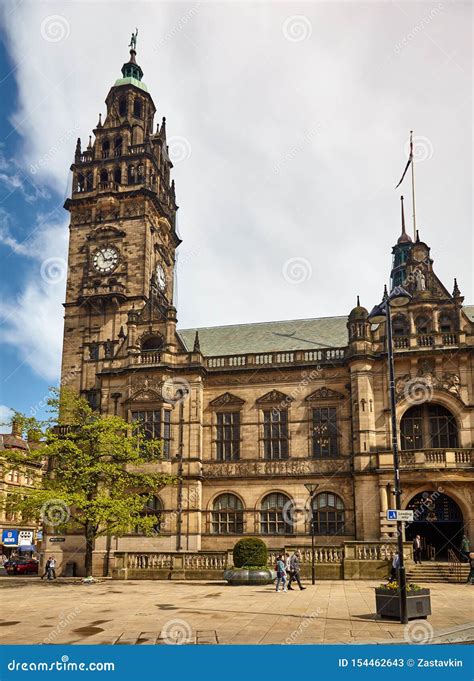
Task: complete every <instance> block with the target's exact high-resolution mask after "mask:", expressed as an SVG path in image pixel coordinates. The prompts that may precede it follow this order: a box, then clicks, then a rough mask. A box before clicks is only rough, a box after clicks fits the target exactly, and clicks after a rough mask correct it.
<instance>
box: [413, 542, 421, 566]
mask: <svg viewBox="0 0 474 681" xmlns="http://www.w3.org/2000/svg"><path fill="white" fill-rule="evenodd" d="M413 560H414V561H415V564H416V563H419V564H420V565H421V537H420V535H419V534H417V535H416V537H415V538H414V540H413Z"/></svg>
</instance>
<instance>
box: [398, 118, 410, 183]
mask: <svg viewBox="0 0 474 681" xmlns="http://www.w3.org/2000/svg"><path fill="white" fill-rule="evenodd" d="M411 163H413V131H411V132H410V155H409V156H408V162H407V164H406V166H405V170H404V171H403V175H402V178H401V180H400V182H399V183H398V184H397V186H396V187H395V189H398V187H399V186H400V185H401V183H402V182H403V180H404V179H405V175H406V174H407V170H408V168H409V167H410V164H411Z"/></svg>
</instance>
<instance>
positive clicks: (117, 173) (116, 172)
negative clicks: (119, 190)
mask: <svg viewBox="0 0 474 681" xmlns="http://www.w3.org/2000/svg"><path fill="white" fill-rule="evenodd" d="M114 182H115V183H116V184H120V183H121V182H122V170H121V169H120V168H115V170H114Z"/></svg>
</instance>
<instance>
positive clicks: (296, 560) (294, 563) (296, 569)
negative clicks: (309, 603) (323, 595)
mask: <svg viewBox="0 0 474 681" xmlns="http://www.w3.org/2000/svg"><path fill="white" fill-rule="evenodd" d="M292 582H296V583H297V584H298V586H299V587H300V590H301V591H303V590H304V589H305V588H306V587H304V586H303V585H302V584H301V580H300V552H299V551H295V552H294V553H293V555H292V556H291V558H290V580H289V582H288V590H289V591H293V590H294V589H293V587H292V586H291V584H292Z"/></svg>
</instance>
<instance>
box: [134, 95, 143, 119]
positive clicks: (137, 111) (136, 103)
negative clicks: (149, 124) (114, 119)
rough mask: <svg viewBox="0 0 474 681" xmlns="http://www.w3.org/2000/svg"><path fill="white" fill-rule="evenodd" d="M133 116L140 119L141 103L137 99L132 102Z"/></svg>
mask: <svg viewBox="0 0 474 681" xmlns="http://www.w3.org/2000/svg"><path fill="white" fill-rule="evenodd" d="M133 115H134V116H135V117H136V118H141V117H142V103H141V100H140V99H138V97H137V98H136V99H135V101H134V102H133Z"/></svg>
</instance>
